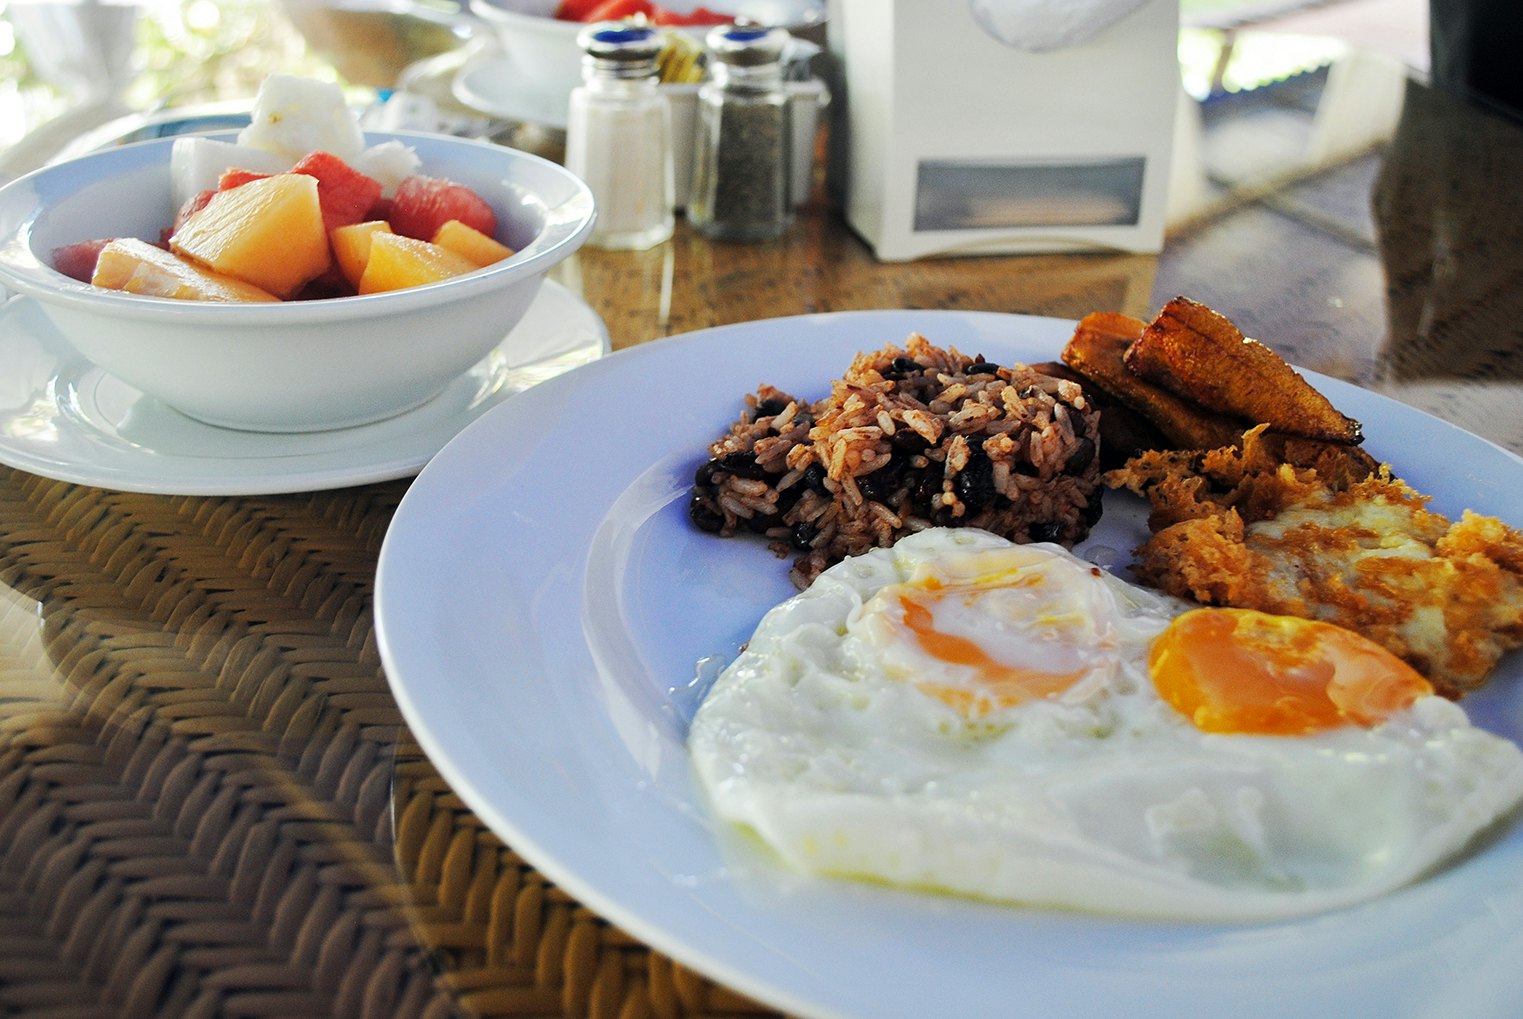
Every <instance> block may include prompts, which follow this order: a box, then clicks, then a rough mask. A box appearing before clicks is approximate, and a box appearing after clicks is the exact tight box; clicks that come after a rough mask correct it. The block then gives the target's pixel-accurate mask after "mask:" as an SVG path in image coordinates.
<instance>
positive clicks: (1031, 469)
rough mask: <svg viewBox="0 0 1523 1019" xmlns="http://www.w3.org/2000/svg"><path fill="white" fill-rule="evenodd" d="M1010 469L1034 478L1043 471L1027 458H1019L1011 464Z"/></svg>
mask: <svg viewBox="0 0 1523 1019" xmlns="http://www.w3.org/2000/svg"><path fill="white" fill-rule="evenodd" d="M1010 469H1011V470H1012V471H1015V473H1017V474H1024V475H1026V477H1028V478H1034V477H1036V476H1037V475H1038V474H1040V473H1042V472H1041V471H1039V470H1037V469H1036V464H1034V463H1030V462H1029V461H1026V460H1017V461H1016V462H1015V463H1013V464H1011V465H1010Z"/></svg>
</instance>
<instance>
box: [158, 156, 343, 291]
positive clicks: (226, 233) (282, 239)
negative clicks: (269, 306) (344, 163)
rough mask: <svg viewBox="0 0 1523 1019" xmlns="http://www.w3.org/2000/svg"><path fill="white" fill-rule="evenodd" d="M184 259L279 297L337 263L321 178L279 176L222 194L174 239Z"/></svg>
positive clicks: (173, 244)
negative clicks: (321, 198) (331, 250)
mask: <svg viewBox="0 0 1523 1019" xmlns="http://www.w3.org/2000/svg"><path fill="white" fill-rule="evenodd" d="M169 246H170V248H172V249H173V250H174V251H175V252H177V253H178V254H181V255H184V256H185V257H186V258H189V259H191V260H192V261H195V262H200V263H201V264H202V265H205V266H207V267H208V268H210V269H212V270H214V271H216V272H220V273H223V274H225V275H228V276H236V277H238V278H239V279H242V280H247V281H248V282H250V283H252V284H254V285H255V286H258V287H262V288H263V289H265V290H268V291H269V292H270V293H272V294H275V295H276V296H277V297H283V298H284V297H290V296H291V295H292V294H294V293H295V292H296V291H297V290H299V289H300V288H301V285H302V284H303V283H306V282H307V281H308V280H310V279H312V278H314V277H316V276H318V275H320V274H321V273H322V272H323V271H324V270H326V269H327V268H328V266H329V265H330V264H331V262H332V259H331V257H330V255H329V251H328V231H327V230H326V229H324V227H323V213H322V207H321V205H320V204H319V202H318V198H317V178H316V177H309V176H307V175H306V174H304V173H278V174H276V175H275V176H273V177H265V178H263V179H261V180H254V181H249V182H248V183H247V184H244V185H242V186H241V187H236V188H233V189H232V190H230V191H219V192H218V193H217V194H216V195H215V196H213V197H212V200H211V201H210V202H208V203H207V205H206V208H204V209H202V210H201V211H200V212H197V213H196V214H195V215H193V216H191V217H190V218H189V219H187V220H186V221H185V222H184V223H183V224H181V226H180V228H179V229H178V230H176V231H175V232H174V235H173V236H172V237H170V238H169Z"/></svg>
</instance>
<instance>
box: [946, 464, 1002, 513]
mask: <svg viewBox="0 0 1523 1019" xmlns="http://www.w3.org/2000/svg"><path fill="white" fill-rule="evenodd" d="M955 487H956V491H957V498H958V499H960V500H962V504H963V505H964V506H966V507H967V508H968V512H969V513H977V512H978V511H979V510H981V509H983V508H984V507H985V506H987V505H989V504H990V503H991V502H993V501H994V496H995V491H994V461H992V460H990V459H989V458H988V457H987V456H985V455H984V454H983V453H982V452H975V453H973V454H972V455H971V456H969V457H968V465H967V466H966V467H964V468H963V469H962V470H961V471H959V472H958V474H957V480H956V485H955Z"/></svg>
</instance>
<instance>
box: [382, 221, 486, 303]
mask: <svg viewBox="0 0 1523 1019" xmlns="http://www.w3.org/2000/svg"><path fill="white" fill-rule="evenodd" d="M479 268H481V267H480V266H479V265H477V264H476V263H475V262H472V261H471V260H470V259H469V258H466V257H465V256H464V255H460V254H457V253H455V252H453V251H451V250H449V249H448V248H441V247H440V246H439V245H437V244H430V243H429V242H428V241H420V240H418V239H417V238H414V237H403V236H402V235H401V234H392V233H381V232H380V231H376V232H374V233H372V234H371V235H370V258H369V259H368V260H367V261H366V262H365V273H364V275H363V276H361V277H360V286H359V291H360V293H362V294H375V293H380V292H381V291H383V290H401V289H402V288H403V287H418V286H422V285H423V284H425V283H437V282H439V281H440V280H446V279H449V278H450V277H451V276H460V275H463V274H464V273H468V272H475V271H476V270H477V269H479Z"/></svg>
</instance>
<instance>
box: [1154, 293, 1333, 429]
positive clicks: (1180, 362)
mask: <svg viewBox="0 0 1523 1019" xmlns="http://www.w3.org/2000/svg"><path fill="white" fill-rule="evenodd" d="M1124 361H1125V364H1126V367H1127V368H1128V369H1130V370H1131V372H1132V373H1133V374H1134V375H1137V376H1139V377H1141V378H1143V379H1146V380H1147V381H1149V382H1152V383H1154V384H1156V385H1158V386H1161V387H1162V388H1164V389H1166V390H1168V391H1170V392H1172V393H1173V394H1175V395H1176V396H1180V397H1183V398H1185V399H1188V400H1191V401H1193V402H1194V403H1197V404H1199V405H1200V406H1202V407H1204V408H1205V409H1207V410H1208V411H1212V412H1215V413H1217V414H1221V415H1226V416H1228V417H1232V418H1237V419H1240V420H1242V421H1245V422H1248V423H1250V424H1268V425H1269V426H1270V427H1271V428H1272V429H1273V430H1275V431H1277V432H1284V433H1286V434H1289V435H1300V436H1304V437H1306V438H1308V439H1319V440H1321V441H1324V442H1337V443H1349V444H1355V443H1358V442H1360V441H1361V439H1362V438H1363V435H1362V433H1361V430H1360V427H1359V422H1357V421H1355V420H1353V419H1352V418H1349V417H1346V416H1345V415H1343V414H1341V413H1339V412H1338V410H1337V409H1336V408H1334V407H1333V405H1332V403H1331V402H1329V401H1328V399H1327V397H1325V396H1323V395H1322V394H1321V393H1319V392H1317V390H1316V389H1315V388H1313V387H1312V385H1311V384H1310V383H1309V382H1307V381H1306V380H1305V379H1304V378H1302V377H1301V375H1300V374H1299V373H1298V372H1296V370H1295V369H1294V368H1292V367H1290V365H1288V364H1287V363H1285V361H1284V360H1283V359H1282V358H1281V357H1280V356H1279V355H1278V354H1276V353H1275V352H1274V351H1272V350H1270V349H1269V348H1268V347H1266V346H1264V345H1263V344H1262V343H1260V342H1258V341H1257V340H1251V339H1248V338H1247V337H1245V336H1244V335H1243V333H1242V330H1240V329H1238V327H1237V326H1235V325H1233V323H1232V322H1231V321H1230V320H1228V319H1227V317H1226V316H1224V315H1222V314H1221V313H1219V312H1217V311H1214V310H1212V309H1211V308H1208V307H1207V306H1206V305H1204V304H1200V303H1199V302H1196V301H1192V300H1189V299H1188V298H1184V297H1176V298H1174V299H1173V300H1172V301H1170V302H1169V303H1168V304H1166V305H1164V307H1163V310H1162V311H1160V312H1159V313H1158V316H1157V317H1156V318H1154V319H1153V321H1152V322H1150V323H1148V324H1147V325H1146V326H1145V327H1144V328H1143V329H1142V331H1141V334H1140V335H1139V336H1138V337H1137V339H1136V341H1135V342H1134V343H1132V344H1131V345H1130V347H1128V348H1127V351H1126V354H1125V358H1124Z"/></svg>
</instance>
